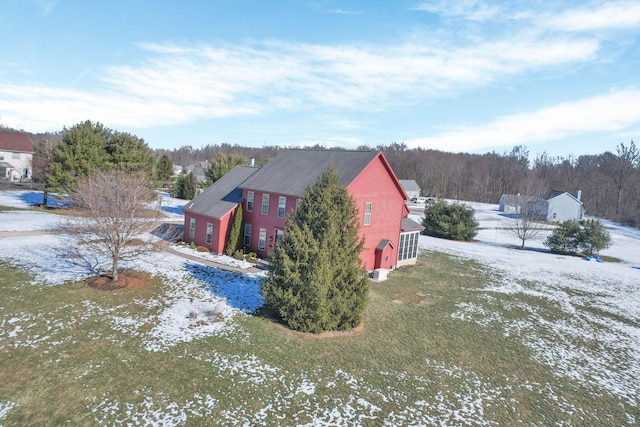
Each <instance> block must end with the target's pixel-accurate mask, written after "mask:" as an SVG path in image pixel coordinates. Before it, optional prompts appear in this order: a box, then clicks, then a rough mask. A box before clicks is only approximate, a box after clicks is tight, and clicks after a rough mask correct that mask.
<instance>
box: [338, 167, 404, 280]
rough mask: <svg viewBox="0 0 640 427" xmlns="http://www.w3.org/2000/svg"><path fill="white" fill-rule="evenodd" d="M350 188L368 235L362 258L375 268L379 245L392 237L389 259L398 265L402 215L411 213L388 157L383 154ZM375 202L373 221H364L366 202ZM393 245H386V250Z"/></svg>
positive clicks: (372, 211) (361, 230) (369, 267)
mask: <svg viewBox="0 0 640 427" xmlns="http://www.w3.org/2000/svg"><path fill="white" fill-rule="evenodd" d="M347 190H348V191H349V193H350V194H351V196H352V197H353V198H354V200H355V201H356V206H357V207H358V210H359V211H360V212H359V215H360V224H361V227H360V234H361V235H362V236H363V237H364V239H365V243H364V246H365V247H364V251H363V252H362V254H361V256H360V257H361V258H362V260H363V261H364V262H365V265H366V266H367V270H369V271H371V270H373V269H375V268H378V267H384V266H379V265H375V249H376V246H377V245H378V244H379V243H380V241H381V240H383V239H387V240H389V241H391V243H392V246H393V247H392V248H391V251H390V256H389V259H390V260H391V262H392V263H391V265H392V266H395V264H396V261H397V258H398V239H399V237H400V229H401V225H402V218H404V217H406V216H407V212H406V207H405V204H404V200H405V195H404V191H403V190H402V188H401V187H399V182H398V180H397V178H396V177H395V175H394V174H393V171H391V169H390V168H389V167H388V164H387V163H386V160H384V158H383V157H382V156H381V155H379V156H378V157H376V158H375V159H374V160H373V161H372V162H371V163H369V165H368V166H367V167H366V168H365V169H364V170H363V171H362V173H360V175H358V177H357V178H356V179H355V180H353V182H351V184H349V186H348V187H347ZM367 202H371V203H372V209H371V224H370V225H363V221H364V211H365V204H366V203H367ZM388 249H389V248H386V250H385V255H386V252H387V251H388Z"/></svg>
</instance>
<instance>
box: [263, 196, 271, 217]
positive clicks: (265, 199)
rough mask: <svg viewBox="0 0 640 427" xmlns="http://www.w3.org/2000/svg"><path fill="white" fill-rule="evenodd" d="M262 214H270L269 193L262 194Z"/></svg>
mask: <svg viewBox="0 0 640 427" xmlns="http://www.w3.org/2000/svg"><path fill="white" fill-rule="evenodd" d="M261 212H262V215H269V195H268V194H263V195H262V211H261Z"/></svg>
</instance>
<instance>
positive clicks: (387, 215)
mask: <svg viewBox="0 0 640 427" xmlns="http://www.w3.org/2000/svg"><path fill="white" fill-rule="evenodd" d="M347 191H349V193H350V194H351V196H352V197H353V198H354V200H355V202H356V206H357V208H358V210H359V218H360V225H361V227H360V234H361V235H362V236H363V237H364V238H365V248H364V251H363V252H362V254H361V256H360V257H361V259H362V260H363V262H364V263H365V265H366V268H367V270H369V271H371V270H374V269H375V268H378V267H384V268H389V267H393V266H395V264H396V262H397V258H398V240H399V236H400V228H401V224H402V218H404V217H406V216H407V214H408V211H407V208H406V206H405V204H404V201H405V197H406V195H405V193H404V190H402V187H401V186H400V183H399V181H398V180H397V178H396V176H395V174H394V173H393V171H392V170H391V168H390V167H389V164H388V163H387V162H386V159H384V157H383V156H382V154H379V155H378V156H377V157H376V158H375V159H374V160H373V161H372V162H371V163H370V164H369V165H368V166H367V167H366V168H365V169H364V170H363V171H362V172H361V173H360V175H358V177H357V178H356V179H355V180H353V182H351V184H349V186H348V187H347ZM243 196H244V199H245V200H247V189H244V190H243ZM269 196H270V200H269V215H262V213H261V208H262V193H261V192H254V206H253V212H249V211H248V210H247V206H246V202H244V206H243V208H244V222H245V224H251V228H252V231H251V242H250V245H249V248H248V249H249V250H251V251H253V252H256V253H257V254H258V256H259V257H267V256H268V255H269V253H270V252H271V251H272V250H273V244H274V241H275V239H276V237H275V235H276V229H284V225H285V221H284V219H281V218H277V212H278V196H281V194H270V195H269ZM296 200H297V198H296V197H293V196H287V207H286V210H287V212H288V211H290V210H292V209H295V206H296ZM367 202H371V203H372V212H371V224H370V225H363V220H364V210H365V204H366V203H367ZM260 228H264V229H266V231H267V238H266V247H265V250H264V251H261V250H258V239H259V235H260ZM185 233H188V230H185ZM383 239H387V240H389V241H390V242H391V245H390V246H388V247H386V248H385V250H384V257H383V258H382V264H383V265H376V253H375V252H376V251H375V249H376V246H377V245H378V244H379V243H380V241H381V240H383ZM387 255H389V258H388V260H386V256H387Z"/></svg>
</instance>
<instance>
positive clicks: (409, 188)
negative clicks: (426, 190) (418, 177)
mask: <svg viewBox="0 0 640 427" xmlns="http://www.w3.org/2000/svg"><path fill="white" fill-rule="evenodd" d="M400 185H402V188H404V192H405V193H407V197H408V199H407V200H411V199H413V198H414V197H415V198H418V197H420V186H419V185H418V183H417V182H415V181H414V180H413V179H401V180H400Z"/></svg>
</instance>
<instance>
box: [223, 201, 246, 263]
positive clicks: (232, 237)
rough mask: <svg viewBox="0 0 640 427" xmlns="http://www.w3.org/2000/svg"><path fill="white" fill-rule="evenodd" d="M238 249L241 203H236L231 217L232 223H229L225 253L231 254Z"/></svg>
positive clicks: (240, 241) (240, 237)
mask: <svg viewBox="0 0 640 427" xmlns="http://www.w3.org/2000/svg"><path fill="white" fill-rule="evenodd" d="M238 249H242V205H238V209H237V210H236V214H235V215H234V217H233V224H231V230H230V231H229V240H228V241H227V248H226V252H227V255H233V253H234V252H235V251H237V250H238Z"/></svg>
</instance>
